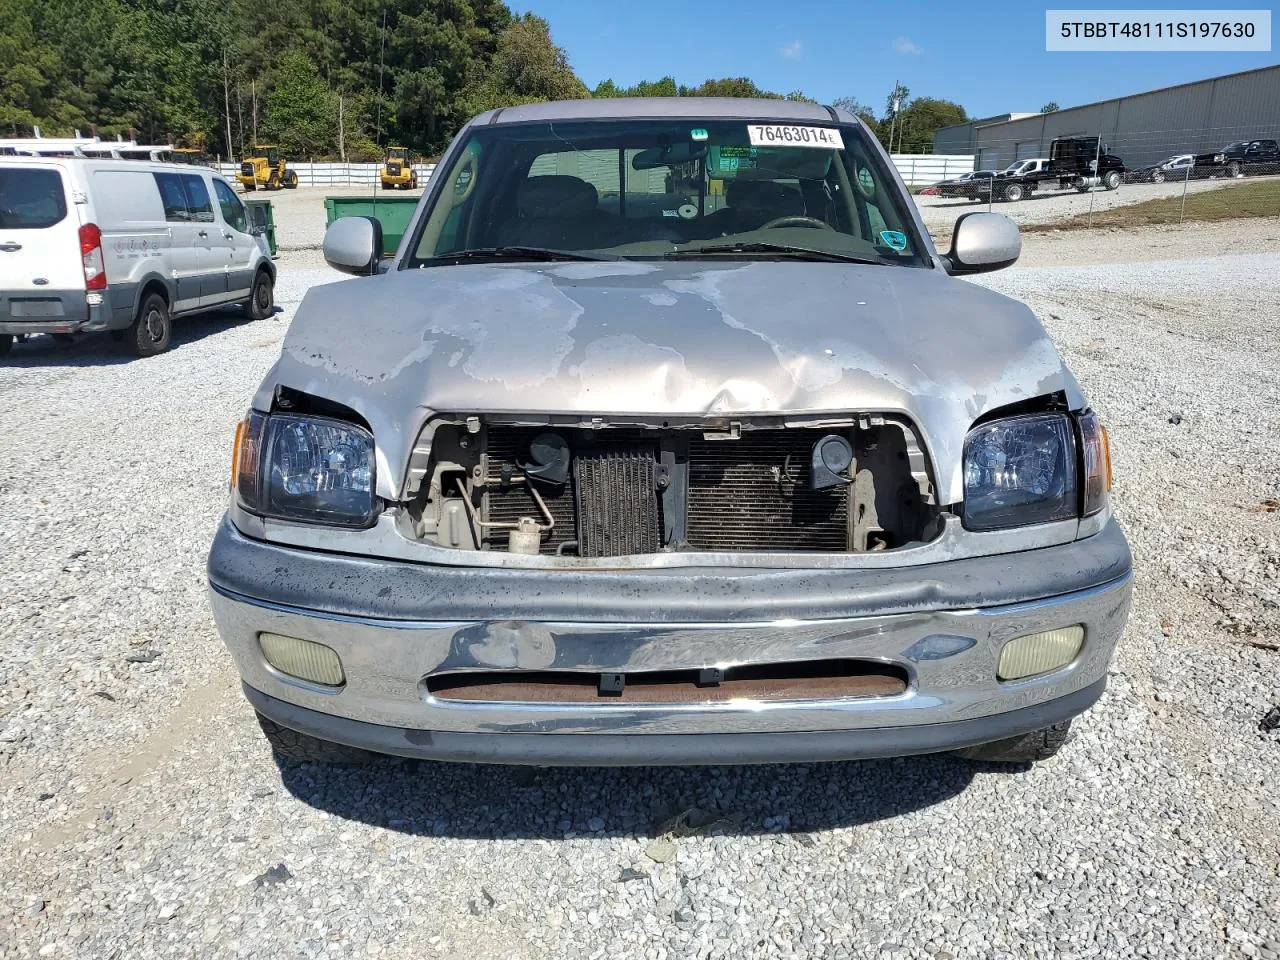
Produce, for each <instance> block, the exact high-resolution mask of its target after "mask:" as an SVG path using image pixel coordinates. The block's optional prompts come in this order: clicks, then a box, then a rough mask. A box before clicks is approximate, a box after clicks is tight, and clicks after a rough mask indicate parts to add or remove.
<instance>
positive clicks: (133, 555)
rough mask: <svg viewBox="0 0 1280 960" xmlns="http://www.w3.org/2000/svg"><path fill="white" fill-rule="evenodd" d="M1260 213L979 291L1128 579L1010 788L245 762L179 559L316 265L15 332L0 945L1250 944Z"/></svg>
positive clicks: (711, 953) (1277, 808)
mask: <svg viewBox="0 0 1280 960" xmlns="http://www.w3.org/2000/svg"><path fill="white" fill-rule="evenodd" d="M298 193H299V195H300V194H301V191H299V192H298ZM299 195H293V196H289V195H286V199H287V202H289V203H295V202H296V203H301V202H302V200H303V197H302V196H299ZM1274 226H1275V225H1274V224H1273V223H1272V222H1270V221H1257V222H1254V223H1253V224H1251V225H1249V227H1248V229H1249V230H1250V231H1253V232H1251V233H1249V235H1248V244H1247V246H1246V247H1245V249H1246V250H1247V251H1248V252H1241V253H1238V254H1235V255H1230V256H1216V257H1205V256H1204V252H1205V251H1206V250H1226V249H1236V243H1237V239H1238V237H1239V236H1240V234H1239V233H1238V232H1237V231H1235V230H1234V228H1233V227H1232V225H1229V224H1219V225H1215V226H1213V227H1205V226H1203V225H1201V226H1200V227H1199V228H1198V231H1197V233H1196V234H1194V235H1191V236H1190V237H1189V235H1188V234H1186V233H1179V234H1177V235H1176V236H1172V237H1171V236H1169V235H1167V234H1166V233H1162V232H1160V231H1142V232H1135V233H1132V234H1128V235H1125V236H1119V237H1118V236H1114V235H1111V234H1098V235H1096V236H1095V235H1092V234H1090V235H1087V237H1086V236H1085V235H1082V234H1075V235H1074V236H1075V237H1077V238H1081V239H1080V240H1077V241H1076V243H1077V246H1071V240H1070V238H1069V237H1067V235H1064V236H1063V237H1053V236H1049V237H1032V238H1028V242H1027V257H1026V262H1027V264H1028V265H1026V266H1019V267H1015V268H1013V269H1010V270H1007V271H1005V272H1003V273H999V274H993V275H991V276H990V277H988V278H984V280H983V282H984V283H986V284H988V285H990V286H991V287H993V288H996V289H999V290H1002V291H1004V292H1007V293H1009V294H1011V295H1013V296H1017V297H1021V298H1023V299H1025V300H1027V302H1029V303H1030V304H1031V305H1032V306H1033V307H1034V308H1035V309H1036V310H1037V312H1038V313H1039V314H1040V315H1041V316H1042V317H1043V318H1044V320H1045V322H1046V324H1047V326H1048V327H1049V329H1050V332H1051V333H1052V334H1053V336H1054V337H1055V339H1056V341H1057V342H1058V344H1059V346H1060V348H1061V350H1062V352H1063V354H1064V356H1065V357H1066V359H1067V361H1068V363H1069V364H1070V365H1071V367H1072V369H1073V370H1074V372H1075V373H1076V375H1077V377H1078V378H1079V379H1080V381H1081V382H1082V384H1083V386H1084V388H1085V390H1086V391H1087V392H1088V393H1089V394H1090V396H1091V398H1092V400H1093V402H1094V404H1095V406H1096V407H1097V408H1098V409H1099V411H1100V412H1101V413H1102V415H1103V416H1104V418H1105V420H1106V421H1107V422H1108V424H1109V425H1110V427H1111V431H1112V445H1113V450H1114V456H1115V466H1116V475H1117V481H1116V493H1115V497H1116V502H1117V506H1118V510H1119V513H1120V515H1121V516H1122V518H1123V520H1124V523H1125V525H1126V529H1127V531H1128V533H1129V536H1130V540H1131V544H1132V547H1133V550H1134V554H1135V561H1136V593H1135V602H1134V608H1133V615H1132V620H1131V622H1130V626H1129V629H1128V631H1127V633H1126V635H1125V637H1124V639H1123V641H1122V645H1121V649H1120V650H1119V652H1118V655H1117V659H1116V662H1115V665H1114V670H1113V675H1112V681H1111V686H1110V689H1109V691H1108V693H1107V694H1106V696H1105V697H1104V699H1103V700H1102V702H1101V703H1100V704H1099V706H1098V707H1097V708H1095V709H1094V710H1093V711H1092V712H1091V713H1089V714H1088V715H1086V716H1085V717H1084V718H1083V719H1082V720H1081V721H1080V722H1079V723H1078V724H1077V728H1078V734H1077V737H1076V739H1075V740H1074V741H1073V742H1072V743H1071V744H1069V745H1068V746H1067V747H1066V748H1065V749H1064V751H1063V752H1062V754H1060V755H1059V757H1057V758H1056V759H1055V760H1053V761H1050V762H1048V763H1046V764H1043V765H1041V766H1039V767H1037V768H1035V769H1032V770H1029V771H1024V772H1006V771H998V770H995V769H983V768H979V767H975V766H972V765H969V764H966V763H962V762H959V761H955V760H952V759H950V758H946V757H924V758H915V759H906V760H893V761H876V762H866V763H848V764H818V765H812V766H803V767H802V766H787V767H764V768H745V767H730V768H718V769H702V768H698V769H649V770H530V769H504V768H485V767H465V766H451V765H440V764H417V763H409V762H400V761H391V760H388V761H386V762H383V763H380V764H378V765H375V766H374V767H372V768H371V769H367V770H355V771H352V770H343V769H323V768H316V767H314V766H309V765H286V766H284V767H277V766H276V765H275V764H273V763H272V761H271V757H270V753H269V750H268V749H267V747H266V745H265V743H264V741H263V740H262V738H261V736H260V734H259V733H258V731H257V728H256V725H255V723H254V721H253V719H252V713H251V711H250V710H249V708H248V707H247V705H246V704H245V703H244V702H243V700H242V698H241V696H240V693H239V690H238V688H237V683H236V679H235V676H234V673H233V671H232V669H231V667H230V664H229V661H228V658H227V657H226V655H225V653H224V651H223V649H222V646H221V643H220V641H219V640H218V637H217V634H216V632H215V630H214V627H213V624H212V621H211V619H210V616H209V611H208V605H207V602H206V599H205V594H204V573H203V562H204V556H205V552H206V550H207V547H208V543H209V540H210V538H211V536H212V533H213V530H214V527H215V524H216V523H217V520H218V517H219V515H220V513H221V511H222V509H223V504H224V499H225V484H226V475H227V458H228V452H229V446H230V438H231V433H232V429H233V427H234V424H235V422H236V420H237V419H238V418H239V416H240V415H241V413H242V411H243V409H244V407H245V405H246V403H247V400H248V398H249V396H250V395H251V393H252V391H253V389H254V388H255V387H256V385H257V383H258V381H259V379H260V378H261V376H262V374H263V373H264V372H265V370H266V368H267V367H268V365H269V364H270V363H271V361H272V359H273V357H274V356H275V354H276V351H277V350H278V345H279V342H280V340H281V338H282V336H283V333H284V331H285V329H286V324H287V323H288V321H289V318H290V316H291V314H292V310H293V309H294V307H295V306H296V304H297V302H298V300H299V299H300V297H301V294H302V292H303V291H304V290H305V288H306V287H308V286H309V285H311V284H315V283H323V282H326V281H328V280H330V279H333V278H336V277H337V275H336V274H334V273H333V272H332V271H329V270H328V269H327V268H325V267H323V266H322V265H320V263H319V261H318V256H317V255H316V254H315V253H314V252H303V253H297V254H286V255H285V256H284V257H282V259H281V260H280V277H281V279H280V284H279V286H278V289H277V293H278V296H279V299H280V301H281V306H282V307H283V312H282V313H280V314H278V315H277V316H276V318H275V319H273V320H267V321H261V322H257V323H252V322H248V321H244V320H241V319H239V318H237V317H235V316H234V315H233V314H231V313H229V312H228V313H226V314H218V315H214V316H211V317H209V318H206V319H202V320H195V321H187V322H183V323H182V324H180V327H179V336H178V337H177V339H176V346H175V348H174V349H173V350H172V351H171V352H169V353H167V354H165V355H163V356H160V357H156V358H153V359H149V360H128V359H127V358H126V357H124V356H123V355H122V354H121V353H119V352H118V351H117V350H116V348H115V347H114V345H112V344H111V343H109V342H108V341H107V340H106V339H105V338H90V339H87V340H85V341H84V342H82V343H78V344H76V345H74V346H72V347H70V348H61V347H55V346H54V344H52V342H50V341H48V339H47V338H40V339H38V340H36V341H33V342H31V343H27V344H21V345H18V346H17V347H15V350H14V353H13V355H12V356H11V357H10V358H9V360H8V361H7V362H6V363H5V364H4V365H3V366H0V403H2V404H3V406H4V409H5V410H6V415H7V419H6V423H7V424H8V427H7V430H6V433H7V436H6V443H5V444H4V446H3V447H2V448H0V957H4V958H8V957H28V956H44V957H49V956H52V957H95V958H96V957H127V958H135V957H143V958H145V957H152V956H171V957H184V958H186V957H240V956H245V957H249V956H254V957H258V956H264V957H265V956H287V957H298V956H305V957H316V956H339V955H343V956H345V955H360V956H378V955H381V956H395V957H401V956H403V957H410V956H412V957H415V958H421V957H442V958H444V957H449V958H461V957H535V956H562V957H575V958H577V957H603V956H606V955H607V956H611V957H612V956H627V957H630V956H637V957H646V958H667V957H669V958H673V960H674V958H684V957H731V956H732V957H744V956H746V957H753V958H754V957H810V956H833V957H845V956H847V957H863V956H878V955H885V956H894V957H909V958H928V960H947V958H960V957H981V958H987V957H1007V958H1026V957H1088V956H1106V957H1111V956H1121V957H1127V956H1162V957H1164V956H1195V957H1226V958H1230V957H1238V956H1248V957H1262V958H1265V960H1275V958H1278V957H1280V842H1278V841H1277V829H1276V828H1277V824H1280V792H1278V791H1277V784H1280V732H1271V733H1264V732H1262V731H1261V730H1260V728H1259V721H1260V719H1261V718H1262V716H1263V715H1264V713H1265V712H1266V711H1267V709H1268V708H1270V707H1271V706H1274V705H1280V669H1278V668H1280V631H1278V630H1277V627H1276V623H1277V607H1280V510H1277V505H1280V447H1278V446H1277V444H1276V437H1277V436H1280V336H1278V334H1280V307H1278V306H1277V305H1278V304H1280V254H1278V253H1277V252H1276V245H1275V243H1274V242H1271V243H1268V238H1271V240H1274V237H1275V236H1276V234H1275V233H1274V232H1272V233H1268V230H1272V229H1274ZM1055 244H1056V245H1057V246H1056V247H1055V246H1054V245H1055ZM1069 247H1070V248H1071V249H1074V250H1075V251H1076V252H1075V254H1074V255H1073V256H1066V255H1065V251H1066V250H1067V249H1068V248H1069ZM1156 249H1160V250H1164V251H1165V253H1166V258H1164V259H1155V260H1150V259H1146V258H1145V257H1144V256H1142V255H1137V256H1135V254H1134V251H1142V250H1156ZM1089 257H1092V258H1093V260H1094V262H1093V263H1089V262H1088V258H1089ZM1175 258H1176V259H1175ZM1125 260H1137V261H1138V262H1134V263H1126V262H1123V261H1125ZM1062 262H1067V263H1072V264H1075V265H1068V266H1061V265H1047V266H1039V265H1036V264H1038V263H1050V264H1053V263H1062ZM358 322H359V321H358V319H353V323H358ZM86 484H88V486H89V488H90V492H91V494H92V495H91V496H89V495H87V494H85V492H84V487H85V485H86ZM86 496H87V497H88V499H85V497H86ZM86 505H87V506H86ZM73 506H75V507H76V509H77V510H78V509H80V508H81V507H83V508H84V509H85V510H87V512H84V513H76V512H74V511H72V512H71V513H68V512H67V511H68V510H70V509H71V507H73Z"/></svg>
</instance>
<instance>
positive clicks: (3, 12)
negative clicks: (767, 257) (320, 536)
mask: <svg viewBox="0 0 1280 960" xmlns="http://www.w3.org/2000/svg"><path fill="white" fill-rule="evenodd" d="M0 23H2V24H4V29H3V31H0V136H30V135H31V134H32V132H33V129H34V128H35V127H37V126H39V127H40V128H41V131H42V133H43V134H44V135H45V136H69V135H70V134H71V133H72V132H73V131H74V130H79V131H80V132H81V133H82V134H90V133H96V134H98V135H101V136H104V137H115V136H116V135H122V136H125V137H132V138H136V139H138V140H139V141H142V142H146V143H173V144H176V145H179V146H189V147H196V148H199V149H203V150H205V151H206V152H208V153H209V154H211V155H212V154H216V155H219V156H222V157H227V156H229V155H234V156H243V155H245V154H246V153H247V152H248V151H249V150H251V149H252V147H253V145H254V144H255V143H275V144H278V145H279V146H280V147H281V148H282V149H283V150H284V151H285V152H286V155H287V156H292V157H296V158H304V157H316V158H322V157H334V158H342V159H349V160H368V159H376V158H378V157H380V156H381V154H382V151H383V149H384V147H385V146H386V145H387V144H390V143H399V144H404V145H406V146H408V147H410V148H411V149H413V150H414V151H416V152H417V153H419V154H421V155H424V156H431V155H434V154H438V153H439V152H440V151H441V150H442V149H443V148H444V146H445V145H446V144H447V143H448V141H449V139H450V138H451V137H452V136H453V135H454V133H456V132H457V130H458V128H459V127H460V126H461V125H462V124H463V123H464V122H465V121H466V119H467V118H468V117H470V116H472V115H474V114H476V113H479V112H481V111H482V110H487V109H490V108H493V107H498V106H509V105H513V104H519V103H531V102H537V101H542V100H562V99H574V98H579V97H588V96H595V97H615V96H723V97H769V98H778V99H788V100H804V101H809V100H810V98H809V97H807V96H805V95H804V93H803V92H801V91H791V92H789V93H786V94H782V93H775V92H773V91H769V90H763V89H761V88H759V87H758V86H756V84H755V83H753V82H752V81H751V80H750V79H748V78H746V77H730V78H723V79H709V80H706V81H704V82H702V83H701V84H699V85H697V86H686V85H684V84H678V83H677V82H676V80H675V79H674V78H672V77H662V78H660V79H658V80H655V81H643V82H641V83H638V84H635V85H634V86H630V87H619V86H618V85H616V84H615V83H614V82H613V81H612V80H606V81H604V82H603V83H600V84H598V85H597V86H596V87H595V89H593V90H590V89H588V88H587V86H586V85H585V84H584V83H583V82H582V80H581V79H579V78H578V76H577V75H576V74H575V73H574V72H573V69H572V67H571V66H570V64H569V59H568V57H567V55H566V54H565V52H564V51H563V50H562V49H561V48H559V47H558V46H556V44H555V43H554V41H553V40H552V37H551V30H550V27H549V25H548V24H547V22H546V21H545V20H543V19H542V18H540V17H537V16H535V15H533V14H530V13H526V14H523V15H520V14H515V13H513V12H512V11H511V10H510V9H509V8H508V7H507V6H506V4H505V3H502V2H500V0H447V2H441V0H275V2H273V3H270V4H263V3H260V2H252V0H218V2H213V0H0ZM890 101H891V103H890V106H892V95H891V97H890ZM843 102H844V103H845V105H846V106H850V107H851V108H852V109H854V110H855V112H857V113H859V115H861V116H863V118H864V119H865V120H867V121H868V122H869V123H870V124H871V126H872V129H873V130H875V132H876V134H877V135H878V136H880V138H881V140H882V141H883V142H885V143H886V144H887V143H888V134H889V133H890V126H891V125H892V128H893V132H894V149H895V150H896V149H898V148H899V146H898V145H899V141H901V146H902V149H904V150H905V151H907V152H922V151H925V150H928V149H929V148H930V147H931V144H932V135H933V130H934V129H936V127H937V126H941V125H943V124H944V123H954V122H959V121H960V120H963V119H965V112H964V109H963V108H962V107H960V106H959V105H958V104H954V103H950V102H949V101H945V100H933V99H930V98H920V99H917V100H914V101H910V100H905V101H904V100H903V98H901V97H899V100H898V103H897V107H898V109H897V112H896V114H895V115H894V116H890V115H889V114H890V113H891V112H892V111H891V110H889V109H887V110H886V112H885V114H884V115H882V116H879V117H877V116H876V115H875V114H874V112H873V111H871V110H869V109H867V108H865V107H863V106H862V105H861V104H860V103H859V102H858V101H856V100H852V99H846V100H845V101H843Z"/></svg>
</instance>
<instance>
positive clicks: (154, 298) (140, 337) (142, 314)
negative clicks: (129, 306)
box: [129, 293, 173, 357]
mask: <svg viewBox="0 0 1280 960" xmlns="http://www.w3.org/2000/svg"><path fill="white" fill-rule="evenodd" d="M152 310H156V311H158V312H159V319H160V321H161V323H162V324H163V327H164V335H163V336H162V337H161V338H160V339H159V340H153V339H152V337H151V334H150V332H149V331H148V328H147V323H146V318H147V316H148V315H149V314H150V313H151V312H152ZM129 332H130V336H129V346H130V347H132V348H133V352H134V353H135V354H136V355H138V356H139V357H154V356H155V355H156V354H158V353H164V352H165V351H166V350H168V349H169V343H170V342H171V341H172V339H173V318H172V317H170V316H169V305H168V304H167V303H165V302H164V297H162V296H160V294H158V293H149V294H147V295H146V296H145V297H143V298H142V303H141V304H139V306H138V315H137V316H136V317H134V319H133V326H132V327H130V328H129Z"/></svg>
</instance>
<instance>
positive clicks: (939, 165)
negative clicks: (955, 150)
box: [890, 153, 974, 186]
mask: <svg viewBox="0 0 1280 960" xmlns="http://www.w3.org/2000/svg"><path fill="white" fill-rule="evenodd" d="M890 157H891V159H892V160H893V165H894V166H895V167H897V168H898V173H900V174H902V179H903V180H905V181H906V182H907V183H908V184H910V185H911V186H922V185H924V184H926V183H937V182H938V181H939V180H950V179H951V178H952V177H958V176H960V174H962V173H968V172H969V171H971V170H973V169H974V167H973V157H972V156H967V155H964V154H955V155H949V154H938V153H895V154H891V155H890Z"/></svg>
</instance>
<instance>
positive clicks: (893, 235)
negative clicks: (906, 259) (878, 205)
mask: <svg viewBox="0 0 1280 960" xmlns="http://www.w3.org/2000/svg"><path fill="white" fill-rule="evenodd" d="M880 239H881V240H883V241H884V245H885V246H886V247H889V248H891V249H893V250H905V249H907V235H906V234H905V233H902V232H900V231H898V230H881V231H880Z"/></svg>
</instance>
